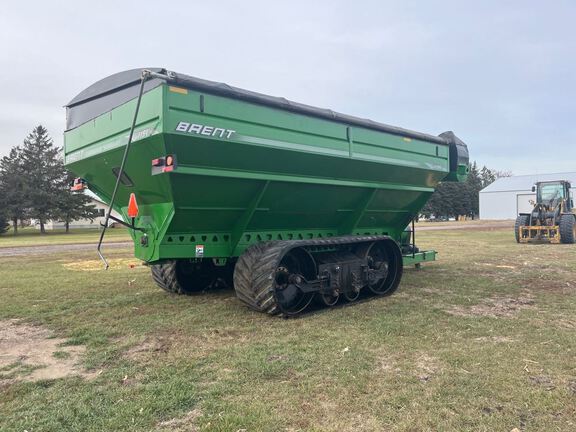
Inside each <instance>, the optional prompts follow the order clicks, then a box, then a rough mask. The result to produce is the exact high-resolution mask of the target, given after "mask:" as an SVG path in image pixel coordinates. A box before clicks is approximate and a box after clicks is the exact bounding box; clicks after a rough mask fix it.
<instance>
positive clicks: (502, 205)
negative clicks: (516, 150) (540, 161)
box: [480, 172, 576, 219]
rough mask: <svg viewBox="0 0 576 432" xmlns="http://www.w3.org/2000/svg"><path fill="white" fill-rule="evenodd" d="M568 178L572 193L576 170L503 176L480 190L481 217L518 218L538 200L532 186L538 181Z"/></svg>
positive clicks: (528, 210) (574, 188)
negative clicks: (532, 201) (531, 202)
mask: <svg viewBox="0 0 576 432" xmlns="http://www.w3.org/2000/svg"><path fill="white" fill-rule="evenodd" d="M554 180H568V181H569V182H570V183H571V184H572V194H574V191H576V172H567V173H557V174H533V175H520V176H512V177H502V178H499V179H498V180H496V181H495V182H494V183H492V184H491V185H489V186H487V187H486V188H484V189H482V190H481V191H480V219H516V216H518V213H528V212H530V211H531V210H532V208H533V205H532V204H530V202H529V201H530V200H534V201H535V200H536V193H535V192H532V186H534V185H535V184H536V182H541V181H554Z"/></svg>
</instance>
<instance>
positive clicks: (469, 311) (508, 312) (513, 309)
mask: <svg viewBox="0 0 576 432" xmlns="http://www.w3.org/2000/svg"><path fill="white" fill-rule="evenodd" d="M533 308H534V299H533V298H532V296H531V295H530V294H524V295H521V296H519V297H517V298H513V297H495V298H488V299H485V300H483V301H482V303H480V304H476V305H473V306H469V307H465V306H454V307H453V308H451V309H448V310H446V312H448V313H449V314H451V315H456V316H462V317H474V316H481V317H491V318H513V317H514V316H515V315H516V314H517V313H518V312H520V311H521V310H524V309H533Z"/></svg>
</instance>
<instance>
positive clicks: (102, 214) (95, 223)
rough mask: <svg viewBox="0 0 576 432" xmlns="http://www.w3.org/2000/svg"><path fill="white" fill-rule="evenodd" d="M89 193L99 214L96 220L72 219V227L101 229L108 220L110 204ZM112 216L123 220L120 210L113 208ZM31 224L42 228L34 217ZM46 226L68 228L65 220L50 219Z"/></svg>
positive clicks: (49, 227) (48, 227)
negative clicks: (102, 224)
mask: <svg viewBox="0 0 576 432" xmlns="http://www.w3.org/2000/svg"><path fill="white" fill-rule="evenodd" d="M87 193H88V195H89V196H90V198H92V201H90V203H89V205H92V206H94V207H96V209H97V210H98V216H97V217H95V218H94V220H92V221H91V220H90V219H80V220H76V221H72V222H70V229H75V228H95V229H100V228H101V227H102V226H101V223H104V221H105V220H106V212H107V211H108V208H109V206H108V204H106V203H105V202H103V201H101V200H100V199H99V198H97V197H96V195H94V194H92V193H90V192H87ZM112 216H114V217H117V218H118V219H120V220H122V215H120V214H119V213H118V212H116V211H114V210H112ZM30 222H31V224H32V225H33V226H35V227H36V228H37V229H40V223H39V222H38V221H37V220H35V219H32V220H31V221H30ZM112 223H113V221H109V224H108V226H110V225H112ZM44 228H45V229H47V230H53V229H64V228H66V225H65V224H64V222H61V221H53V220H49V221H47V222H46V223H45V224H44Z"/></svg>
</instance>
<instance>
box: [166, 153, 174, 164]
mask: <svg viewBox="0 0 576 432" xmlns="http://www.w3.org/2000/svg"><path fill="white" fill-rule="evenodd" d="M172 165H174V156H172V155H168V156H166V166H172Z"/></svg>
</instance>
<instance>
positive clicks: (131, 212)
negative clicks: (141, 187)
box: [128, 193, 138, 218]
mask: <svg viewBox="0 0 576 432" xmlns="http://www.w3.org/2000/svg"><path fill="white" fill-rule="evenodd" d="M136 216H138V203H137V202H136V195H134V193H131V194H130V201H128V217H131V218H135V217H136Z"/></svg>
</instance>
